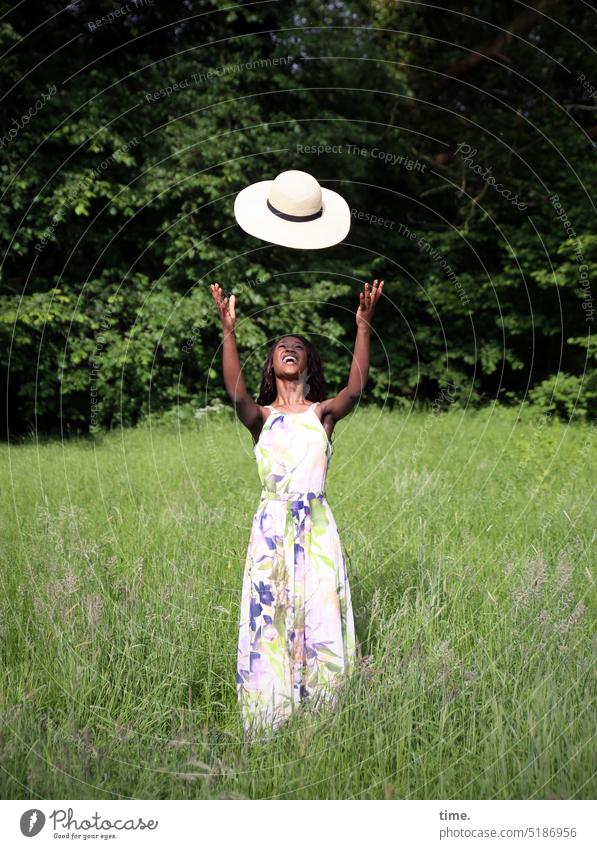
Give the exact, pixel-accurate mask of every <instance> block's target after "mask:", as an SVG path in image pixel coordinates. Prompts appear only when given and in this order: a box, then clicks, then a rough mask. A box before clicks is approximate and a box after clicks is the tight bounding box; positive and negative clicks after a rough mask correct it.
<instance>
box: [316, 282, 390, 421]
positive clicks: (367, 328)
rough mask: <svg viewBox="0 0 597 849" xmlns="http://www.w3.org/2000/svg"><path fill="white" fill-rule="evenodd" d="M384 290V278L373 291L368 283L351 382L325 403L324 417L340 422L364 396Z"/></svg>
mask: <svg viewBox="0 0 597 849" xmlns="http://www.w3.org/2000/svg"><path fill="white" fill-rule="evenodd" d="M382 290H383V280H382V281H381V282H380V283H379V285H378V282H377V280H374V281H373V288H372V291H371V292H370V291H369V284H368V283H365V288H364V291H363V292H361V293H360V304H359V308H358V310H357V312H356V323H357V336H356V341H355V344H354V353H353V355H352V365H351V367H350V375H349V377H348V384H347V385H346V386H345V387H344V389H341V390H340V392H338V394H337V395H336V396H335V398H330V399H329V400H327V401H324V402H323V403H322V404H321V407H322V410H321V415H322V418H323V417H324V416H327V415H331V416H333V418H334V421H339V420H340V419H341V418H343V417H344V416H346V415H347V414H348V413H349V412H350V411H351V410H352V408H353V407H354V406H355V404H356V403H357V401H358V400H359V398H360V397H361V395H362V392H363V389H364V388H365V384H366V383H367V377H368V375H369V345H370V339H371V321H372V319H373V313H374V312H375V307H376V304H377V301H378V300H379V296H380V295H381V293H382Z"/></svg>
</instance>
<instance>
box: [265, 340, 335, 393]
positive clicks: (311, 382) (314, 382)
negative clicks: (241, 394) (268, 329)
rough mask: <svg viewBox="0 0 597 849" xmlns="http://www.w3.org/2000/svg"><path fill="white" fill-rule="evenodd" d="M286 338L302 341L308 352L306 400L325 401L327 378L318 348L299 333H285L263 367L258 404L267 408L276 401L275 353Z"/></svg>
mask: <svg viewBox="0 0 597 849" xmlns="http://www.w3.org/2000/svg"><path fill="white" fill-rule="evenodd" d="M285 336H292V337H293V338H294V339H300V340H301V342H302V343H303V345H304V346H305V349H306V351H307V377H306V380H305V390H306V395H305V400H306V401H325V400H326V398H327V392H328V387H327V383H326V380H325V377H324V376H323V367H322V365H321V358H320V356H319V353H318V351H317V348H316V347H315V345H314V344H313V343H312V342H309V340H308V339H305V337H304V336H301V335H300V334H299V333H285V334H284V335H283V336H280V337H279V338H278V339H276V341H275V342H274V343H273V345H272V346H271V348H270V349H269V354H268V355H267V359H266V361H265V365H264V366H263V374H262V377H261V388H260V389H259V395H258V396H257V399H256V400H257V403H258V404H260V405H263V406H266V405H267V404H271V403H272V401H275V400H276V394H277V392H276V376H275V374H274V366H273V359H274V351H275V349H276V345H277V344H278V342H279V341H280V339H283V338H284V337H285Z"/></svg>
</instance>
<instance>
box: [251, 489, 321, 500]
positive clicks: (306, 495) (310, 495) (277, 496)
mask: <svg viewBox="0 0 597 849" xmlns="http://www.w3.org/2000/svg"><path fill="white" fill-rule="evenodd" d="M314 498H320V499H321V498H325V492H324V491H323V490H316V491H315V492H313V491H310V492H283V493H278V492H269V491H268V490H267V489H262V490H261V500H262V501H263V500H265V499H267V500H270V499H273V500H274V501H312V500H313V499H314Z"/></svg>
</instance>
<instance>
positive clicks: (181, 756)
mask: <svg viewBox="0 0 597 849" xmlns="http://www.w3.org/2000/svg"><path fill="white" fill-rule="evenodd" d="M523 413H524V415H523V416H521V411H520V410H519V409H505V408H486V409H483V410H477V411H470V410H462V409H455V408H454V409H451V410H450V411H449V412H447V413H443V414H437V413H434V412H432V411H428V412H425V411H417V412H411V413H407V412H399V411H396V412H389V411H383V410H379V409H377V408H373V407H368V408H367V407H360V408H358V409H357V410H356V411H355V412H354V414H351V415H350V416H349V417H348V418H346V419H344V420H343V421H341V422H340V423H339V424H338V425H337V427H336V431H335V434H334V454H333V458H332V461H331V464H330V468H329V475H328V481H327V486H326V492H327V496H328V500H329V503H330V505H331V507H332V510H333V511H334V516H335V518H336V521H337V525H338V529H339V532H340V536H341V539H342V541H343V544H344V547H345V550H346V553H347V555H348V559H349V577H350V581H351V591H352V601H353V610H354V616H355V623H356V629H357V638H358V641H359V644H360V658H359V663H358V668H357V671H356V672H355V674H354V675H353V676H352V678H350V679H346V680H345V684H344V686H343V688H342V690H341V693H340V700H339V703H338V705H337V707H336V708H335V709H334V710H333V711H327V712H326V711H316V710H313V709H312V708H308V707H307V706H305V707H304V708H301V710H299V711H298V712H297V713H296V714H295V716H294V717H293V718H292V719H291V721H289V722H288V724H287V725H286V726H285V727H284V728H283V729H281V730H280V731H279V732H278V734H277V736H276V737H275V739H274V740H272V741H271V742H269V743H266V744H253V745H248V744H245V743H244V741H243V734H242V729H241V724H240V717H239V714H238V710H237V701H236V648H237V644H236V641H237V627H238V616H239V602H240V592H241V580H242V573H243V568H244V558H245V552H246V548H247V545H248V539H249V531H250V525H251V519H252V515H253V512H254V510H255V509H256V507H257V503H258V500H259V492H260V483H259V479H258V476H257V468H256V464H255V462H254V458H253V453H252V442H251V438H250V435H249V433H248V432H247V431H246V430H245V429H244V428H243V427H242V425H241V424H240V423H239V422H238V421H236V420H235V419H234V418H233V416H232V413H231V411H230V410H227V411H225V412H223V413H217V414H213V415H211V414H210V415H207V416H203V417H202V418H201V419H197V420H196V421H195V422H191V423H185V424H184V426H182V427H177V426H176V425H175V424H159V423H156V424H150V423H146V424H144V425H143V426H140V427H137V428H134V429H129V430H123V431H119V430H115V431H113V432H109V433H105V434H100V435H97V436H95V437H92V438H89V439H73V440H70V441H67V442H60V441H52V440H44V441H41V440H40V441H36V440H34V439H29V440H28V441H24V442H22V443H20V444H10V445H6V444H5V445H4V446H3V447H2V449H1V452H0V456H1V463H2V480H3V486H2V493H1V498H2V504H1V516H2V526H3V527H2V539H1V545H2V567H1V576H2V593H1V601H0V604H1V611H0V612H1V615H0V627H1V632H0V652H1V671H2V678H1V685H0V699H1V705H0V708H1V714H2V718H3V723H2V726H1V728H0V775H1V779H0V781H1V788H0V789H1V792H2V797H3V798H21V799H22V798H31V799H34V798H67V799H70V798H75V799H79V798H80V799H84V798H95V799H112V798H148V799H149V798H163V799H166V798H168V799H194V798H201V799H211V798H251V799H255V798H267V799H273V798H275V799H297V798H318V799H337V798H338V799H339V798H342V799H345V798H354V799H423V798H425V799H433V798H437V799H446V798H466V799H517V798H521V799H550V798H554V799H589V798H594V797H595V794H596V792H597V782H596V771H595V728H596V722H595V718H596V717H595V705H596V704H597V698H596V697H597V679H596V674H595V648H596V641H595V621H596V617H595V613H596V610H597V605H596V594H595V538H596V526H597V523H596V521H595V519H596V511H595V502H594V486H595V480H596V479H597V475H596V471H597V459H596V458H597V451H596V450H595V448H596V444H597V440H596V439H595V432H596V428H595V426H594V425H591V424H585V423H582V422H579V423H574V424H567V423H566V422H563V421H561V420H554V421H550V420H547V419H546V418H545V417H541V416H539V414H532V413H530V412H529V411H528V410H527V409H525V410H524V411H523Z"/></svg>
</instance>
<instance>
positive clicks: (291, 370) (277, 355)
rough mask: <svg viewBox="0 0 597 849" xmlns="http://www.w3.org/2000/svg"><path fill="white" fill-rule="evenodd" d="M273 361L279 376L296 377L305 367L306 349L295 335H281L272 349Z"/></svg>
mask: <svg viewBox="0 0 597 849" xmlns="http://www.w3.org/2000/svg"><path fill="white" fill-rule="evenodd" d="M273 363H274V372H275V374H277V375H279V376H280V377H298V375H299V374H301V373H302V372H304V371H305V370H306V368H307V349H306V348H305V346H304V345H303V343H302V342H301V340H300V339H297V337H296V336H283V337H282V338H281V339H280V341H279V342H278V344H277V345H276V347H275V349H274V360H273Z"/></svg>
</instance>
